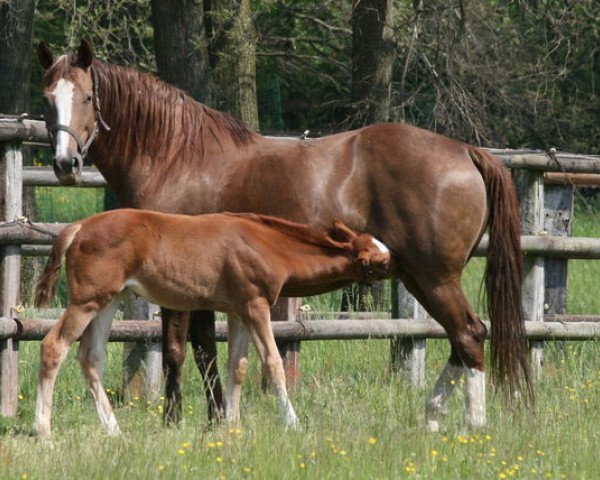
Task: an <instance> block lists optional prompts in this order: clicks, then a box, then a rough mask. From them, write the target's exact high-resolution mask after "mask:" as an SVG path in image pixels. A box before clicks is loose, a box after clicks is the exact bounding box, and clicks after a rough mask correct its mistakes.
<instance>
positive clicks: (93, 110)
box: [37, 40, 107, 185]
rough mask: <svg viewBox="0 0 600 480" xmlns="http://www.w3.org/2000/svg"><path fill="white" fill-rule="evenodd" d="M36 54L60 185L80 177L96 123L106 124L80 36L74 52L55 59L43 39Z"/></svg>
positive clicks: (89, 54) (89, 55) (88, 51)
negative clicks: (40, 68)
mask: <svg viewBox="0 0 600 480" xmlns="http://www.w3.org/2000/svg"><path fill="white" fill-rule="evenodd" d="M37 54H38V60H39V61H40V64H41V65H42V67H44V69H46V73H45V74H44V77H43V79H42V85H43V95H44V101H45V103H46V114H45V119H46V128H47V130H48V135H49V136H50V138H51V140H52V146H53V148H54V164H53V166H54V172H55V173H56V176H57V177H58V179H59V180H60V182H61V183H62V184H63V185H72V184H74V183H77V182H79V180H80V178H81V169H82V167H83V159H84V158H85V156H86V154H87V151H88V149H89V147H90V145H91V143H92V142H93V140H94V137H95V136H96V133H98V129H99V127H100V125H103V126H104V127H105V128H107V127H106V125H105V124H104V123H103V120H102V117H101V116H100V104H99V101H98V91H97V89H98V85H97V81H95V79H94V72H93V68H92V61H93V59H94V52H93V49H92V46H91V45H90V44H89V43H88V42H86V41H85V40H82V42H81V45H80V47H79V50H78V52H77V54H76V55H63V56H61V57H59V58H58V59H57V60H55V59H54V55H53V54H52V52H51V51H50V49H49V48H48V46H47V45H46V44H45V43H43V42H42V43H40V45H39V46H38V51H37Z"/></svg>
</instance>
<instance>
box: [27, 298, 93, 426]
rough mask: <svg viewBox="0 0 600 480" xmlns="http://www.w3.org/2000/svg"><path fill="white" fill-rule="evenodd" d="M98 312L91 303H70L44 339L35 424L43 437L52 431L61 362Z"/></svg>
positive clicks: (41, 350) (41, 349)
mask: <svg viewBox="0 0 600 480" xmlns="http://www.w3.org/2000/svg"><path fill="white" fill-rule="evenodd" d="M96 312H97V310H96V309H95V308H93V307H91V306H89V305H69V307H68V308H67V309H66V310H65V313H64V314H63V316H62V317H61V319H60V320H59V321H58V322H56V324H55V325H54V326H53V327H52V329H51V330H50V331H49V332H48V334H47V335H46V336H45V337H44V339H43V340H42V343H41V348H40V372H39V376H38V386H37V399H36V403H35V423H34V429H35V431H36V432H37V434H38V435H40V436H47V435H49V434H50V429H51V428H50V420H51V417H52V397H53V394H54V382H55V380H56V376H57V374H58V370H59V368H60V365H61V364H62V362H63V361H64V359H65V357H66V356H67V353H69V347H70V346H71V344H72V343H73V342H74V341H75V340H77V339H78V338H79V337H80V336H81V334H82V333H83V332H84V330H85V329H86V327H87V326H88V324H89V322H90V320H92V318H94V316H95V315H96Z"/></svg>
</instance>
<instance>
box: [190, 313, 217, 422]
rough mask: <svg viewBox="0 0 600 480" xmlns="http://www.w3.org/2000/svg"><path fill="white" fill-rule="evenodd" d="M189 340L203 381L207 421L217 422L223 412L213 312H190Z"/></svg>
mask: <svg viewBox="0 0 600 480" xmlns="http://www.w3.org/2000/svg"><path fill="white" fill-rule="evenodd" d="M190 340H191V342H192V349H193V352H194V359H195V360H196V365H198V369H199V370H200V373H201V374H202V378H203V379H204V393H205V395H206V402H207V404H208V419H209V420H210V421H211V422H219V421H221V420H222V419H223V412H224V411H225V408H224V403H223V388H222V386H221V379H220V377H219V369H218V368H217V341H216V335H215V312H210V311H195V312H192V318H191V321H190Z"/></svg>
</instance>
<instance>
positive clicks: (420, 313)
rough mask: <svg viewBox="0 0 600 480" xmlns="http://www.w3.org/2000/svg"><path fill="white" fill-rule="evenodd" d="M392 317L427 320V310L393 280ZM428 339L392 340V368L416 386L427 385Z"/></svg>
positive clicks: (402, 285) (399, 282)
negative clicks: (426, 358) (426, 357)
mask: <svg viewBox="0 0 600 480" xmlns="http://www.w3.org/2000/svg"><path fill="white" fill-rule="evenodd" d="M392 318H409V319H414V320H416V321H418V320H426V319H427V312H426V311H425V309H424V308H423V307H422V306H421V305H420V304H419V302H417V300H416V299H415V297H413V296H412V295H411V294H410V293H409V292H408V290H407V289H406V287H405V286H404V284H403V283H402V282H401V281H400V280H397V279H393V280H392ZM426 345H427V340H425V339H414V338H408V337H403V338H400V339H398V338H396V339H392V340H391V342H390V369H391V371H392V372H399V371H401V372H403V373H404V375H405V376H406V378H407V380H408V381H409V382H410V383H411V385H413V386H414V387H418V388H423V387H424V386H425V352H426V350H425V347H426Z"/></svg>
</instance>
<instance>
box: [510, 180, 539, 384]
mask: <svg viewBox="0 0 600 480" xmlns="http://www.w3.org/2000/svg"><path fill="white" fill-rule="evenodd" d="M513 179H514V180H515V185H516V188H517V193H518V195H519V200H520V203H521V234H522V235H544V234H546V232H545V231H544V175H543V173H542V172H537V171H533V170H524V169H515V170H513ZM524 266H525V269H524V272H525V278H524V280H523V290H522V306H523V315H524V317H525V320H529V321H532V322H543V321H544V258H543V257H533V256H530V255H526V256H525V265H524ZM543 348H544V342H541V341H531V342H529V351H530V356H531V366H532V369H533V374H534V376H539V375H540V374H541V369H542V363H543V358H544V350H543Z"/></svg>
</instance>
